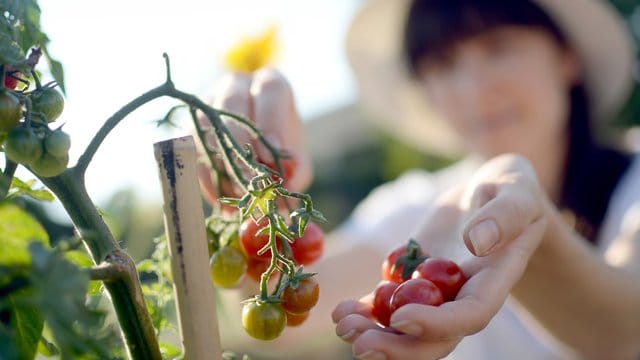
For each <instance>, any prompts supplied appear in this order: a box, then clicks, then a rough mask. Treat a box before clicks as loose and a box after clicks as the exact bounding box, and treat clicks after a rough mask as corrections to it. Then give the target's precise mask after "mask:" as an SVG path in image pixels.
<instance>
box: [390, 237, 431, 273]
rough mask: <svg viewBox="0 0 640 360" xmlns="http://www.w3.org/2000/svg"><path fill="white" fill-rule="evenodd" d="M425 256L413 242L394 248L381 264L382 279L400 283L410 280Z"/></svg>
mask: <svg viewBox="0 0 640 360" xmlns="http://www.w3.org/2000/svg"><path fill="white" fill-rule="evenodd" d="M426 258H427V256H426V255H425V254H424V253H423V251H422V248H420V245H419V244H418V243H417V242H416V241H415V240H409V242H408V243H407V245H402V246H399V247H397V248H395V249H394V250H393V251H391V252H390V253H389V255H387V257H386V259H385V260H384V262H383V263H382V279H383V280H389V281H395V282H398V283H401V282H403V281H405V280H407V279H410V278H411V274H412V273H413V271H414V270H415V268H416V266H418V264H420V263H421V262H422V261H424V259H426Z"/></svg>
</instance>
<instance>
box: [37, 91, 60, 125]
mask: <svg viewBox="0 0 640 360" xmlns="http://www.w3.org/2000/svg"><path fill="white" fill-rule="evenodd" d="M31 109H32V110H33V111H34V112H39V113H42V114H43V115H44V116H45V117H46V118H47V122H53V121H56V119H57V118H58V117H59V116H60V114H62V110H64V98H63V97H62V93H60V91H58V90H57V89H55V88H47V89H44V90H43V91H40V92H34V93H33V94H32V95H31Z"/></svg>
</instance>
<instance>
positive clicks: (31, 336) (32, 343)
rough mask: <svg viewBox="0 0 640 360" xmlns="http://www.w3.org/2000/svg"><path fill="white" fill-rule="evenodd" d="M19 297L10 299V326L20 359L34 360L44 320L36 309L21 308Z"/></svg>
mask: <svg viewBox="0 0 640 360" xmlns="http://www.w3.org/2000/svg"><path fill="white" fill-rule="evenodd" d="M19 296H20V295H19V294H14V295H10V296H9V297H8V301H7V303H8V305H9V309H8V310H9V318H10V323H11V324H10V326H11V329H12V330H13V334H14V341H15V343H16V344H17V347H18V351H19V353H20V358H25V359H33V357H34V356H35V354H36V351H37V349H38V343H39V342H40V334H42V327H43V324H44V320H43V319H42V316H41V315H40V313H39V312H38V310H37V309H36V308H34V307H28V306H20V305H19V304H18V303H17V302H16V299H17V298H19Z"/></svg>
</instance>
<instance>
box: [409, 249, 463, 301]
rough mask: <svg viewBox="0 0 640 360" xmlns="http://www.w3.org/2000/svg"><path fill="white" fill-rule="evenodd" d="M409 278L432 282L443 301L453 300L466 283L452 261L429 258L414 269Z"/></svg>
mask: <svg viewBox="0 0 640 360" xmlns="http://www.w3.org/2000/svg"><path fill="white" fill-rule="evenodd" d="M411 277H412V278H413V279H416V278H422V279H427V280H430V281H431V282H433V283H434V284H435V285H436V286H437V287H438V288H439V289H440V291H442V296H443V298H444V301H450V300H453V299H455V298H456V295H458V291H460V288H461V287H462V285H464V283H465V281H466V277H465V275H464V273H463V272H462V269H460V266H458V264H456V263H455V262H453V261H452V260H449V259H445V258H438V257H431V258H428V259H426V260H425V261H423V262H422V263H421V264H420V265H418V267H416V270H415V271H414V272H413V274H412V275H411Z"/></svg>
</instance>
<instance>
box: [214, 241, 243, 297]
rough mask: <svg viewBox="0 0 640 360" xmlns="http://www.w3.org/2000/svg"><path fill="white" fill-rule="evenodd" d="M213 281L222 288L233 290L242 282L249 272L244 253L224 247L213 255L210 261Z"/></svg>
mask: <svg viewBox="0 0 640 360" xmlns="http://www.w3.org/2000/svg"><path fill="white" fill-rule="evenodd" d="M209 266H210V268H211V280H212V281H213V284H214V285H216V286H218V287H221V288H232V287H234V286H236V285H238V283H240V280H242V276H243V275H244V273H245V272H246V271H247V260H246V259H245V257H244V254H243V253H242V251H240V250H239V249H237V248H234V247H231V246H223V247H221V248H220V249H218V251H216V252H215V253H213V256H211V259H210V261H209Z"/></svg>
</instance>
